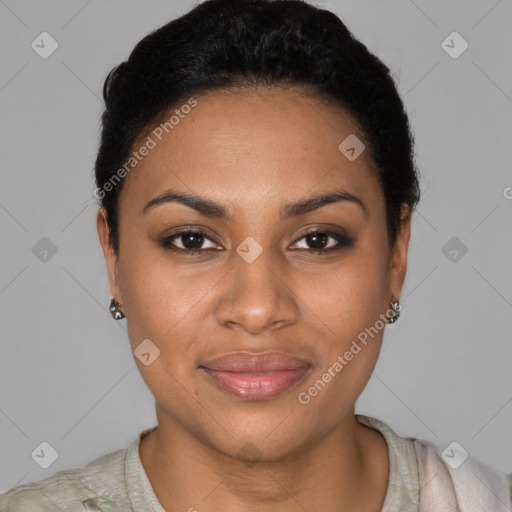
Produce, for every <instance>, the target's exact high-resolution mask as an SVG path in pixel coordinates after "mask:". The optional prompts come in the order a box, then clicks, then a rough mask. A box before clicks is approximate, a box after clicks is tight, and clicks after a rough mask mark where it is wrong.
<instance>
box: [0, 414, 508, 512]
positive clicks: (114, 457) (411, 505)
mask: <svg viewBox="0 0 512 512" xmlns="http://www.w3.org/2000/svg"><path fill="white" fill-rule="evenodd" d="M355 418H356V420H357V421H358V422H359V423H362V424H364V425H366V426H368V427H371V428H374V429H376V430H378V431H380V432H381V433H382V435H383V436H384V438H385V439H386V442H387V444H388V450H389V462H390V464H389V481H388V488H387V493H386V497H385V500H384V505H383V508H382V510H381V512H397V511H400V512H423V511H428V512H435V511H444V510H447V508H446V505H447V504H448V503H450V505H451V504H452V503H457V505H458V506H459V507H460V510H461V512H465V511H466V510H468V511H471V512H477V511H480V510H482V512H483V511H484V510H485V512H492V511H494V510H496V512H512V497H511V494H512V474H510V475H506V474H504V473H500V472H499V471H496V470H494V469H492V468H490V467H488V466H486V465H484V464H482V463H480V462H478V461H475V459H472V458H471V457H469V458H468V459H467V460H466V461H465V462H464V463H463V464H462V465H461V468H463V467H466V468H467V472H470V473H471V474H473V475H475V476H476V477H478V478H479V479H478V482H482V488H481V489H478V490H475V489H477V488H476V486H475V485H474V484H473V483H471V487H470V489H471V492H469V491H468V492H466V487H464V483H465V482H462V477H461V478H459V477H458V476H457V475H462V474H463V472H462V471H459V469H453V468H452V467H450V466H449V465H448V464H447V463H446V462H444V459H443V458H442V457H440V453H441V452H440V451H439V446H437V445H434V444H433V443H430V442H428V441H421V440H416V439H414V438H408V437H401V436H399V435H397V434H396V433H395V432H394V431H393V430H392V429H391V428H390V427H389V426H388V425H386V424H385V423H383V422H382V421H380V420H378V419H376V418H372V417H369V416H365V415H361V414H356V415H355ZM155 428H156V426H155V427H151V428H148V429H146V430H143V431H142V432H140V433H139V435H138V436H137V439H136V440H135V441H133V443H132V444H131V445H130V446H129V447H128V448H126V449H121V450H118V451H115V452H111V453H109V454H107V455H104V456H102V457H99V458H97V459H95V460H93V461H92V462H90V463H88V464H87V465H85V466H83V467H81V468H71V469H66V470H62V471H59V472H58V473H55V474H54V475H52V476H50V477H47V478H45V479H43V480H39V481H37V482H31V483H26V484H22V485H19V486H17V487H14V488H12V489H10V490H9V491H7V492H6V493H4V494H2V495H0V512H50V511H51V512H56V511H59V512H62V511H66V512H84V510H89V511H101V512H121V511H123V512H126V511H132V512H166V511H165V509H164V508H163V507H162V505H161V504H160V503H159V501H158V498H157V497H156V495H155V493H154V491H153V488H152V487H151V483H150V481H149V479H148V476H147V474H146V472H145V470H144V467H143V465H142V463H141V460H140V456H139V443H140V440H141V438H142V437H143V436H144V435H146V434H147V433H149V432H151V431H152V430H154V429H155ZM418 460H419V461H420V464H418ZM436 464H437V466H436ZM457 471H459V473H457ZM478 471H480V473H478ZM441 475H442V478H440V476H441ZM489 475H490V476H489ZM435 477H437V478H435ZM465 478H466V477H465ZM459 480H460V481H459ZM420 488H421V492H420ZM471 493H477V494H472V495H471V497H470V498H471V501H470V503H471V507H472V508H465V506H466V503H469V501H468V496H469V494H471ZM475 503H478V504H479V506H476V505H475ZM495 503H496V504H498V505H497V506H494V504H495ZM482 504H483V506H486V507H487V508H479V507H480V505H482ZM490 507H493V508H490ZM450 510H452V509H451V508H450Z"/></svg>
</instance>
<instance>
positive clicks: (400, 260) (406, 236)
mask: <svg viewBox="0 0 512 512" xmlns="http://www.w3.org/2000/svg"><path fill="white" fill-rule="evenodd" d="M400 219H401V224H400V229H399V230H398V232H397V237H396V241H395V244H394V245H393V247H392V249H391V259H390V265H391V268H390V292H391V295H392V296H393V298H394V299H395V300H396V299H399V298H400V296H401V294H402V287H403V284H404V281H405V274H406V272H407V253H408V249H409V240H410V237H411V209H410V206H409V205H408V204H407V203H403V204H402V208H401V212H400Z"/></svg>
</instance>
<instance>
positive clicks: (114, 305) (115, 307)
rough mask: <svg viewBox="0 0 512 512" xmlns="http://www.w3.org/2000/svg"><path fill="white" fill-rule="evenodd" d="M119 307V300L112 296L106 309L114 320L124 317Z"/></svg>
mask: <svg viewBox="0 0 512 512" xmlns="http://www.w3.org/2000/svg"><path fill="white" fill-rule="evenodd" d="M120 307H121V304H119V302H117V300H116V299H114V298H113V297H112V300H111V301H110V306H109V308H108V310H109V311H110V314H111V315H112V317H113V318H114V320H121V318H124V313H123V312H122V311H121V308H120Z"/></svg>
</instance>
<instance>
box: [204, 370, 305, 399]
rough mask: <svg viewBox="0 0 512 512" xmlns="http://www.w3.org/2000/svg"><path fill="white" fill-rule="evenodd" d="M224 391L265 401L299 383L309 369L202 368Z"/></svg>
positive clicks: (245, 397)
mask: <svg viewBox="0 0 512 512" xmlns="http://www.w3.org/2000/svg"><path fill="white" fill-rule="evenodd" d="M201 369H202V370H203V371H204V372H205V373H207V374H208V375H209V376H210V377H211V378H212V380H213V382H215V384H217V386H219V387H220V388H222V389H225V390H226V391H229V392H230V393H233V394H234V395H236V396H238V397H239V398H244V399H246V400H263V399H265V398H271V397H273V396H276V395H279V394H280V393H282V392H283V391H285V390H286V389H288V388H290V387H291V386H293V385H294V384H295V383H297V382H298V381H299V380H300V379H301V378H302V377H303V376H304V375H305V374H306V372H307V371H308V370H309V367H306V368H299V369H296V370H274V371H269V372H228V371H222V370H211V369H209V368H201Z"/></svg>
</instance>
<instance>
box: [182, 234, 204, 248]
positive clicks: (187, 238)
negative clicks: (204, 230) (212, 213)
mask: <svg viewBox="0 0 512 512" xmlns="http://www.w3.org/2000/svg"><path fill="white" fill-rule="evenodd" d="M183 237H184V240H183V245H184V246H185V247H186V248H187V249H197V248H200V247H201V245H202V244H203V235H201V234H200V233H189V234H187V235H183ZM194 238H195V239H196V243H194Z"/></svg>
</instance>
